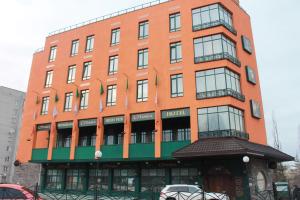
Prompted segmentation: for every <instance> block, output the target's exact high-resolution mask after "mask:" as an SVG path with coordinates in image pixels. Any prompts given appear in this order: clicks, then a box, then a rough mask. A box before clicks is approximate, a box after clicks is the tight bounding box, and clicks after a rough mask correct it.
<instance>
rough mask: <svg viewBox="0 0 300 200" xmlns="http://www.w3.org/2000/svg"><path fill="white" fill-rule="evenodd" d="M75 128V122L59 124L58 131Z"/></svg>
mask: <svg viewBox="0 0 300 200" xmlns="http://www.w3.org/2000/svg"><path fill="white" fill-rule="evenodd" d="M66 128H73V121H67V122H58V123H57V129H66Z"/></svg>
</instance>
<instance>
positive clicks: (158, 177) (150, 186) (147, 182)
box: [141, 169, 166, 192]
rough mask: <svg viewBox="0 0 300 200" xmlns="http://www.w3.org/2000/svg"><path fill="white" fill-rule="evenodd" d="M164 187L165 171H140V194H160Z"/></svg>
mask: <svg viewBox="0 0 300 200" xmlns="http://www.w3.org/2000/svg"><path fill="white" fill-rule="evenodd" d="M165 186H166V172H165V169H142V173H141V192H160V191H161V190H162V189H163V188H164V187H165Z"/></svg>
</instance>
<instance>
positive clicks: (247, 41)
mask: <svg viewBox="0 0 300 200" xmlns="http://www.w3.org/2000/svg"><path fill="white" fill-rule="evenodd" d="M242 44H243V49H244V51H246V52H247V53H249V54H252V46H251V41H250V39H249V38H248V37H246V36H244V35H242Z"/></svg>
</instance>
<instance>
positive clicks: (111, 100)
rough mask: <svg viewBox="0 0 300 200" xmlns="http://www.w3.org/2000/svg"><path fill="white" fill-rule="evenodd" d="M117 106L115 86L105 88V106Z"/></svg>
mask: <svg viewBox="0 0 300 200" xmlns="http://www.w3.org/2000/svg"><path fill="white" fill-rule="evenodd" d="M116 104H117V85H110V86H107V99H106V105H107V106H115V105H116Z"/></svg>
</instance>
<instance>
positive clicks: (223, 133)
mask: <svg viewBox="0 0 300 200" xmlns="http://www.w3.org/2000/svg"><path fill="white" fill-rule="evenodd" d="M199 137H200V138H212V137H239V138H243V139H246V140H249V134H248V133H245V132H241V131H237V130H232V129H230V130H217V131H206V132H199Z"/></svg>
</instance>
